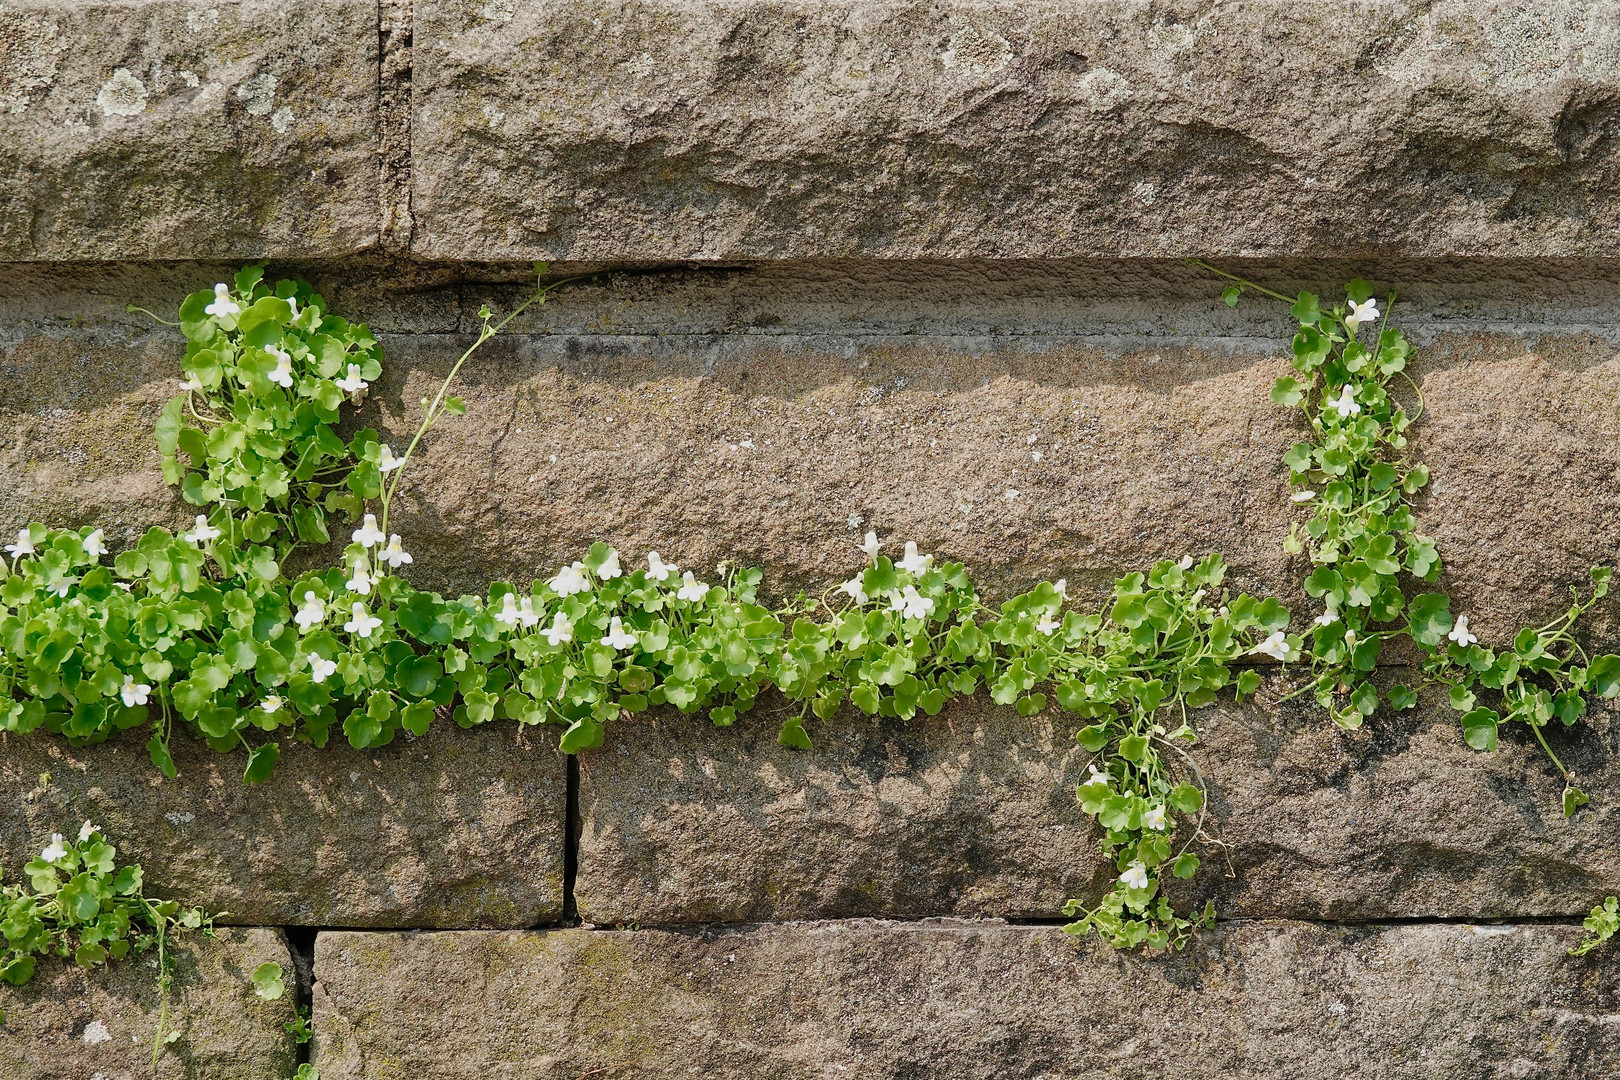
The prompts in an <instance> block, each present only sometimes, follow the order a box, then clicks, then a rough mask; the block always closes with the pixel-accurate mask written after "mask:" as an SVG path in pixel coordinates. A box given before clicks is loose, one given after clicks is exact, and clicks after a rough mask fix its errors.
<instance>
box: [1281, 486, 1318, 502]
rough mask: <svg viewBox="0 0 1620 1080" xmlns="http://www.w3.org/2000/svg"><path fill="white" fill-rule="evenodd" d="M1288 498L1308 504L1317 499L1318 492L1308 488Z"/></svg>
mask: <svg viewBox="0 0 1620 1080" xmlns="http://www.w3.org/2000/svg"><path fill="white" fill-rule="evenodd" d="M1288 497H1289V498H1290V499H1292V500H1294V501H1295V502H1297V503H1308V502H1310V501H1311V500H1312V499H1314V498H1316V492H1314V491H1312V490H1311V489H1310V488H1306V489H1305V490H1303V491H1296V492H1294V493H1293V494H1292V495H1290V496H1288Z"/></svg>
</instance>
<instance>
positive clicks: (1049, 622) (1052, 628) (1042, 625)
mask: <svg viewBox="0 0 1620 1080" xmlns="http://www.w3.org/2000/svg"><path fill="white" fill-rule="evenodd" d="M1035 629H1036V630H1037V631H1038V632H1040V633H1042V634H1048V635H1050V634H1055V633H1057V632H1058V631H1059V630H1061V629H1063V624H1062V623H1060V622H1058V621H1057V620H1056V619H1054V618H1052V615H1051V613H1050V612H1048V613H1047V614H1045V615H1042V616H1041V621H1040V622H1038V623H1036V624H1035Z"/></svg>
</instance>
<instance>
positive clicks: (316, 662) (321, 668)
mask: <svg viewBox="0 0 1620 1080" xmlns="http://www.w3.org/2000/svg"><path fill="white" fill-rule="evenodd" d="M336 670H337V661H335V660H328V659H327V658H326V657H324V656H311V657H310V658H309V677H310V678H311V679H312V680H314V681H315V682H318V683H323V682H325V681H326V680H327V679H329V678H331V677H332V673H333V672H334V671H336Z"/></svg>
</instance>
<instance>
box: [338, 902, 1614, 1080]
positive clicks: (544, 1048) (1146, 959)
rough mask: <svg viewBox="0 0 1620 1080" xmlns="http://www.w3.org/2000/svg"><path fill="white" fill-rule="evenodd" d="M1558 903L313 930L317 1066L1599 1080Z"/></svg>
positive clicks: (722, 1074) (1583, 973) (530, 1072)
mask: <svg viewBox="0 0 1620 1080" xmlns="http://www.w3.org/2000/svg"><path fill="white" fill-rule="evenodd" d="M1578 936H1579V932H1578V931H1577V930H1576V929H1575V928H1572V927H1564V926H1466V925H1435V924H1426V925H1413V926H1398V927H1325V926H1317V925H1309V924H1303V923H1287V922H1285V923H1231V924H1227V925H1225V926H1222V927H1220V928H1218V929H1216V930H1213V931H1210V932H1207V933H1205V934H1204V935H1203V936H1201V937H1200V938H1199V939H1198V940H1197V941H1196V942H1195V943H1194V944H1193V945H1192V946H1190V947H1189V948H1188V949H1187V951H1186V952H1184V953H1180V954H1174V955H1170V956H1163V957H1152V956H1146V955H1142V954H1121V953H1112V952H1110V951H1109V950H1108V949H1107V947H1106V946H1103V945H1100V944H1099V943H1097V942H1096V941H1095V940H1092V941H1089V942H1075V941H1073V940H1071V939H1069V938H1067V937H1066V936H1065V935H1064V934H1063V933H1062V932H1061V931H1059V930H1058V929H1056V928H1054V927H1050V926H1007V925H998V924H995V923H985V924H978V925H974V924H965V923H959V922H953V921H939V922H927V923H912V924H899V925H897V924H893V923H879V922H864V921H858V922H834V923H820V924H787V925H775V926H765V927H753V928H749V929H746V930H740V931H725V930H707V931H703V932H693V933H669V932H663V931H635V932H602V931H588V930H559V931H550V932H544V933H437V934H417V935H401V934H360V933H329V934H327V933H323V934H321V935H320V936H319V937H318V938H317V940H316V946H315V974H316V978H317V979H318V982H317V983H316V987H315V1026H316V1037H315V1052H314V1056H313V1060H314V1061H315V1062H316V1064H317V1065H318V1066H319V1068H320V1070H321V1077H322V1080H383V1078H385V1077H387V1078H393V1077H399V1076H410V1077H414V1078H417V1080H441V1078H443V1080H449V1078H451V1077H455V1078H460V1077H464V1076H466V1075H468V1074H469V1073H470V1072H471V1073H475V1074H477V1075H481V1076H491V1077H514V1078H515V1077H523V1078H525V1080H552V1078H558V1080H561V1078H564V1077H578V1076H617V1075H627V1076H636V1077H648V1078H661V1077H698V1076H701V1077H706V1078H729V1077H739V1078H741V1077H749V1078H753V1077H762V1076H770V1077H781V1078H783V1080H810V1078H822V1077H835V1076H860V1077H892V1078H897V1080H898V1078H901V1077H914V1076H923V1075H927V1076H939V1077H950V1078H953V1080H955V1078H961V1080H966V1078H981V1077H982V1078H985V1080H991V1078H996V1080H999V1078H1002V1077H1008V1076H1028V1077H1037V1076H1039V1077H1060V1076H1061V1077H1077V1078H1078V1077H1084V1078H1087V1080H1091V1078H1096V1080H1102V1078H1104V1077H1146V1076H1154V1077H1160V1076H1163V1077H1169V1076H1176V1077H1186V1078H1187V1080H1206V1078H1207V1080H1216V1078H1219V1080H1227V1078H1229V1077H1234V1076H1255V1077H1266V1078H1267V1080H1319V1078H1321V1077H1328V1076H1333V1077H1340V1076H1356V1077H1360V1078H1365V1080H1384V1078H1390V1080H1393V1078H1396V1077H1399V1078H1401V1080H1450V1078H1453V1077H1464V1076H1466V1077H1484V1076H1504V1077H1505V1076H1512V1077H1520V1078H1527V1080H1553V1078H1559V1080H1600V1078H1605V1077H1610V1076H1613V1075H1615V1072H1616V1070H1620V1040H1616V1039H1615V1038H1614V1015H1615V1001H1616V995H1617V993H1620V982H1617V972H1620V968H1617V967H1616V966H1615V965H1614V964H1613V962H1612V961H1610V960H1607V959H1605V958H1603V957H1602V956H1601V954H1595V955H1592V956H1588V957H1586V958H1583V959H1580V960H1573V959H1570V958H1569V957H1567V956H1566V955H1565V949H1566V948H1567V947H1568V946H1569V945H1570V944H1571V943H1573V942H1574V941H1575V940H1576V939H1577V938H1578Z"/></svg>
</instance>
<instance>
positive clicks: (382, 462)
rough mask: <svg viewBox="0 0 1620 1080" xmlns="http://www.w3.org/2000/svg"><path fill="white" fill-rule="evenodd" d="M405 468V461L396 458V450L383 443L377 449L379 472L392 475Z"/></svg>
mask: <svg viewBox="0 0 1620 1080" xmlns="http://www.w3.org/2000/svg"><path fill="white" fill-rule="evenodd" d="M404 467H405V459H404V458H397V457H395V456H394V448H393V447H391V446H389V445H388V444H387V443H383V444H382V445H381V446H379V447H378V448H377V471H378V472H384V473H390V472H393V471H394V470H395V469H402V468H404Z"/></svg>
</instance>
